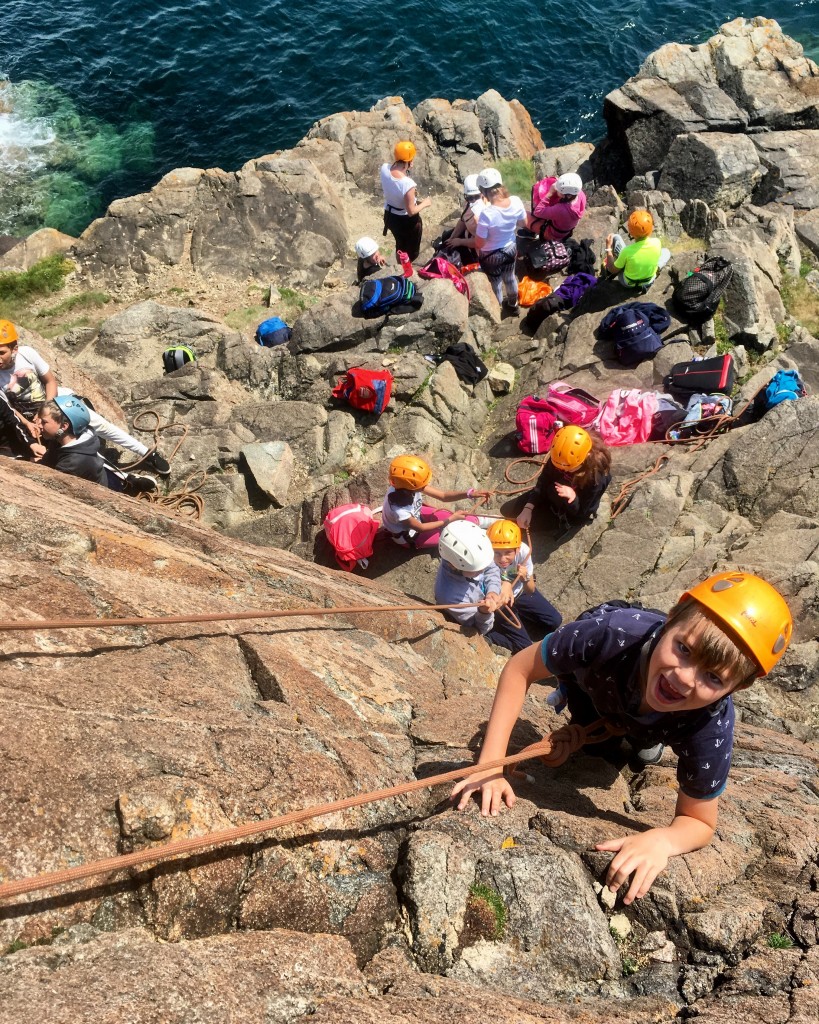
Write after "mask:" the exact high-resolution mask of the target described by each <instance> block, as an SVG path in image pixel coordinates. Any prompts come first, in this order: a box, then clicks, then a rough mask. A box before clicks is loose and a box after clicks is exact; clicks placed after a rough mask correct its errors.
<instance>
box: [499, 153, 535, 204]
mask: <svg viewBox="0 0 819 1024" xmlns="http://www.w3.org/2000/svg"><path fill="white" fill-rule="evenodd" d="M495 166H496V167H497V169H498V170H499V171H500V172H501V175H502V177H503V183H504V185H505V186H506V187H507V188H508V189H509V192H510V193H511V194H512V195H513V196H519V197H520V198H521V199H523V200H524V201H526V200H527V199H529V198H530V196H531V194H532V185H534V183H535V165H534V164H533V163H532V161H531V160H498V161H497V162H496V164H495Z"/></svg>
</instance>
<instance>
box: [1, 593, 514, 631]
mask: <svg viewBox="0 0 819 1024" xmlns="http://www.w3.org/2000/svg"><path fill="white" fill-rule="evenodd" d="M479 603H480V602H475V601H473V602H468V603H462V604H407V605H399V604H395V605H372V604H369V605H353V606H351V607H343V608H277V609H275V610H273V611H262V610H255V611H246V612H212V613H208V614H205V615H155V616H145V615H134V616H131V617H130V618H122V619H33V620H32V619H27V620H25V621H23V620H15V619H8V620H6V621H0V633H7V632H8V633H11V632H24V631H28V632H31V631H33V630H40V629H44V630H51V629H111V628H113V627H117V626H163V625H181V624H185V623H202V622H244V621H247V620H249V619H284V618H294V617H301V616H314V615H373V614H374V613H377V612H431V611H449V610H450V609H454V608H477V607H478V604H479ZM518 625H519V624H518Z"/></svg>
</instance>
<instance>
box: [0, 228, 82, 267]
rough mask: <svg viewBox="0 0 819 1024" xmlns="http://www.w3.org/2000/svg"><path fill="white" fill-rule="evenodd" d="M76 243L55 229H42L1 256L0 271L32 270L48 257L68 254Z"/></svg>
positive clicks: (69, 236)
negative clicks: (36, 264)
mask: <svg viewBox="0 0 819 1024" xmlns="http://www.w3.org/2000/svg"><path fill="white" fill-rule="evenodd" d="M76 241H77V239H76V238H72V237H71V235H65V234H63V233H62V231H56V230H55V229H54V228H40V230H39V231H33V232H32V233H31V234H30V235H29V236H28V238H24V239H23V240H22V242H18V243H17V245H15V246H13V247H12V248H11V249H9V250H8V251H7V252H6V253H4V254H3V255H2V256H0V271H8V270H14V271H22V270H30V269H31V268H32V267H33V266H34V264H35V263H39V262H40V260H44V259H45V258H46V257H47V256H57V255H60V254H61V253H64V252H68V250H69V249H70V248H71V246H72V245H74V244H75V242H76Z"/></svg>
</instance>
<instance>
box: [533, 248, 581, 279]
mask: <svg viewBox="0 0 819 1024" xmlns="http://www.w3.org/2000/svg"><path fill="white" fill-rule="evenodd" d="M526 259H527V260H528V262H529V265H530V267H531V268H532V270H533V271H538V270H539V271H540V272H541V273H542V274H546V275H548V274H557V273H558V272H559V271H561V270H565V268H566V267H568V265H569V263H570V262H571V259H572V257H571V253H570V252H569V250H568V249H567V248H566V246H565V245H564V243H563V242H541V243H540V244H539V245H535V246H533V247H532V248H531V249H530V250H529V252H528V253H527V255H526Z"/></svg>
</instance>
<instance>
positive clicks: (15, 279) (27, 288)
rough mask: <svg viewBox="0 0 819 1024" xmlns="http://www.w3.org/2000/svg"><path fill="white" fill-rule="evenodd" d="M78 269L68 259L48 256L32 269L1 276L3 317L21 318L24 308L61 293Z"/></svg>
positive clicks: (0, 293) (1, 314) (0, 299)
mask: <svg viewBox="0 0 819 1024" xmlns="http://www.w3.org/2000/svg"><path fill="white" fill-rule="evenodd" d="M73 269H74V264H73V263H72V262H71V260H67V259H66V258H65V257H64V256H60V255H56V256H47V257H46V258H45V259H44V260H40V262H39V263H35V264H34V266H33V267H31V268H30V269H29V270H24V271H21V272H19V273H17V272H15V271H7V272H6V273H3V274H0V316H2V317H4V318H5V319H8V320H14V319H19V313H20V310H21V308H22V307H24V306H25V305H26V304H27V303H30V302H31V301H33V300H34V299H38V298H40V297H41V296H43V295H49V294H50V293H51V292H57V291H59V290H60V289H61V288H62V286H63V284H64V283H65V279H66V277H67V276H68V275H69V274H70V273H71V271H72V270H73Z"/></svg>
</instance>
